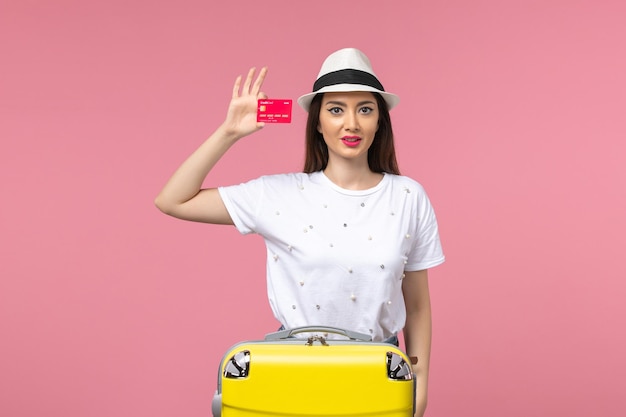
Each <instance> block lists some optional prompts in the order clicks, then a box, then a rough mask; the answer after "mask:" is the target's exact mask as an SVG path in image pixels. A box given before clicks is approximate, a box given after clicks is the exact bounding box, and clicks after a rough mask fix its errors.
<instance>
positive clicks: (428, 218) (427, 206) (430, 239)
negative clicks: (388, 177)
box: [405, 186, 445, 271]
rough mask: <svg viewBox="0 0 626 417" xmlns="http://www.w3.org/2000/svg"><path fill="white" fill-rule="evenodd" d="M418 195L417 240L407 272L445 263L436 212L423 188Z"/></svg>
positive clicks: (414, 243) (416, 212) (415, 215)
mask: <svg viewBox="0 0 626 417" xmlns="http://www.w3.org/2000/svg"><path fill="white" fill-rule="evenodd" d="M416 194H417V196H416V201H415V207H414V212H413V216H414V220H415V227H414V234H415V239H414V240H413V246H412V248H411V251H410V253H409V257H408V261H407V265H406V266H405V270H407V271H420V270H423V269H429V268H432V267H435V266H437V265H440V264H442V263H443V262H444V261H445V256H444V253H443V249H442V247H441V241H440V239H439V226H438V224H437V217H436V215H435V210H434V209H433V206H432V204H431V203H430V200H429V198H428V195H427V194H426V192H425V191H424V190H423V188H421V186H420V187H418V192H417V193H416Z"/></svg>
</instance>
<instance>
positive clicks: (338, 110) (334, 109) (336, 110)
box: [328, 107, 343, 114]
mask: <svg viewBox="0 0 626 417" xmlns="http://www.w3.org/2000/svg"><path fill="white" fill-rule="evenodd" d="M328 111H329V112H330V114H340V113H341V112H342V111H343V110H342V109H341V107H331V108H330V109H328Z"/></svg>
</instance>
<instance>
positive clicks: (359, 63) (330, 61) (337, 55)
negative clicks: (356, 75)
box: [317, 48, 376, 78]
mask: <svg viewBox="0 0 626 417" xmlns="http://www.w3.org/2000/svg"><path fill="white" fill-rule="evenodd" d="M343 69H355V70H359V71H364V72H367V73H370V74H372V75H373V76H376V74H374V71H373V70H372V64H371V63H370V60H369V58H368V57H367V56H366V55H365V54H364V53H363V52H361V51H359V50H358V49H356V48H344V49H340V50H338V51H335V52H333V53H332V54H330V55H329V56H328V57H327V58H326V59H325V60H324V63H323V64H322V68H321V69H320V72H319V74H318V75H317V78H320V77H322V76H324V75H326V74H329V73H331V72H335V71H339V70H343Z"/></svg>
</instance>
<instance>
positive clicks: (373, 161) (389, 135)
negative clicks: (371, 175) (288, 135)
mask: <svg viewBox="0 0 626 417" xmlns="http://www.w3.org/2000/svg"><path fill="white" fill-rule="evenodd" d="M372 94H373V95H374V97H376V102H377V103H378V117H379V118H378V130H377V131H376V135H375V136H374V141H373V142H372V145H371V146H370V148H369V151H368V153H367V162H368V164H369V168H370V169H371V170H372V171H373V172H380V173H382V172H387V173H389V174H396V175H400V170H399V168H398V161H397V160H396V149H395V146H394V144H393V130H392V128H391V117H390V116H389V109H388V108H387V103H386V102H385V100H384V99H383V98H382V96H381V95H380V94H378V93H372ZM323 96H324V94H317V95H316V96H315V97H314V98H313V101H311V106H310V107H309V117H308V119H307V122H306V132H305V137H306V143H305V158H304V168H303V170H302V171H303V172H305V173H307V174H309V173H312V172H316V171H321V170H323V169H324V168H326V165H328V147H327V146H326V142H324V138H323V136H322V134H321V133H320V132H319V131H318V130H317V127H318V125H319V121H320V110H321V108H322V97H323Z"/></svg>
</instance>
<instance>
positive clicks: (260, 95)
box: [258, 91, 268, 100]
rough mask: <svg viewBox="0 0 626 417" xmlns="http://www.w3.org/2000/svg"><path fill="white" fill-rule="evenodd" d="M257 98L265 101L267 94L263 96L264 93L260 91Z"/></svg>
mask: <svg viewBox="0 0 626 417" xmlns="http://www.w3.org/2000/svg"><path fill="white" fill-rule="evenodd" d="M258 97H259V98H260V99H261V100H265V99H266V98H267V97H268V96H267V94H265V93H264V92H262V91H261V92H260V93H259V95H258Z"/></svg>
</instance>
